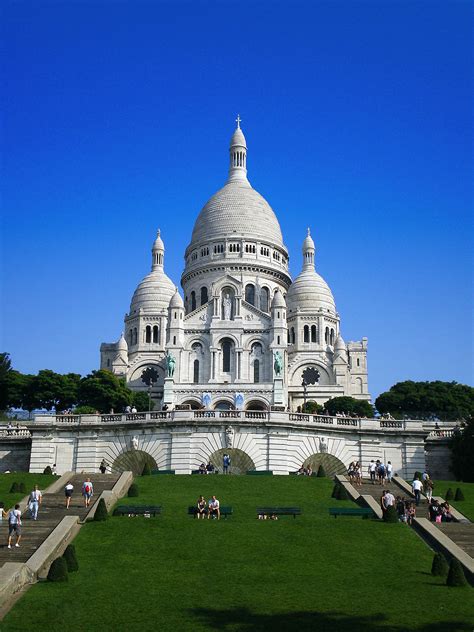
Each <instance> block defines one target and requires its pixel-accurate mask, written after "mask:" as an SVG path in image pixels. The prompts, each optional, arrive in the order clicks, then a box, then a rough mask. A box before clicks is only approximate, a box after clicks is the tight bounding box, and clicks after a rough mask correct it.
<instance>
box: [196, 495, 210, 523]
mask: <svg viewBox="0 0 474 632" xmlns="http://www.w3.org/2000/svg"><path fill="white" fill-rule="evenodd" d="M206 514H207V502H206V499H205V498H204V496H199V498H198V501H197V505H196V516H197V518H198V520H199V518H201V517H202V518H204V517H205V516H206Z"/></svg>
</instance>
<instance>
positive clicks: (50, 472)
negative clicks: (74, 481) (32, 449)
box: [43, 465, 53, 476]
mask: <svg viewBox="0 0 474 632" xmlns="http://www.w3.org/2000/svg"><path fill="white" fill-rule="evenodd" d="M52 473H53V470H52V469H51V466H49V465H47V466H46V467H45V468H44V470H43V474H49V475H50V476H51V474H52Z"/></svg>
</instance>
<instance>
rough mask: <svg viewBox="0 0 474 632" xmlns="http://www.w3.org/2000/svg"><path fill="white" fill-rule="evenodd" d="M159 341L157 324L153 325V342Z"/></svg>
mask: <svg viewBox="0 0 474 632" xmlns="http://www.w3.org/2000/svg"><path fill="white" fill-rule="evenodd" d="M159 341H160V331H159V329H158V325H154V326H153V342H154V343H155V344H156V343H157V342H159Z"/></svg>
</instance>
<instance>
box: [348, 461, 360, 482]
mask: <svg viewBox="0 0 474 632" xmlns="http://www.w3.org/2000/svg"><path fill="white" fill-rule="evenodd" d="M347 476H348V478H349V480H350V482H351V483H352V484H353V485H356V486H357V487H360V486H361V485H362V466H361V464H360V461H352V463H351V464H350V465H349V467H348V468H347Z"/></svg>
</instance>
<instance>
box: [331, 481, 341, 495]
mask: <svg viewBox="0 0 474 632" xmlns="http://www.w3.org/2000/svg"><path fill="white" fill-rule="evenodd" d="M340 486H341V485H340V483H334V487H333V488H332V494H331V498H339V487H340Z"/></svg>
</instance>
